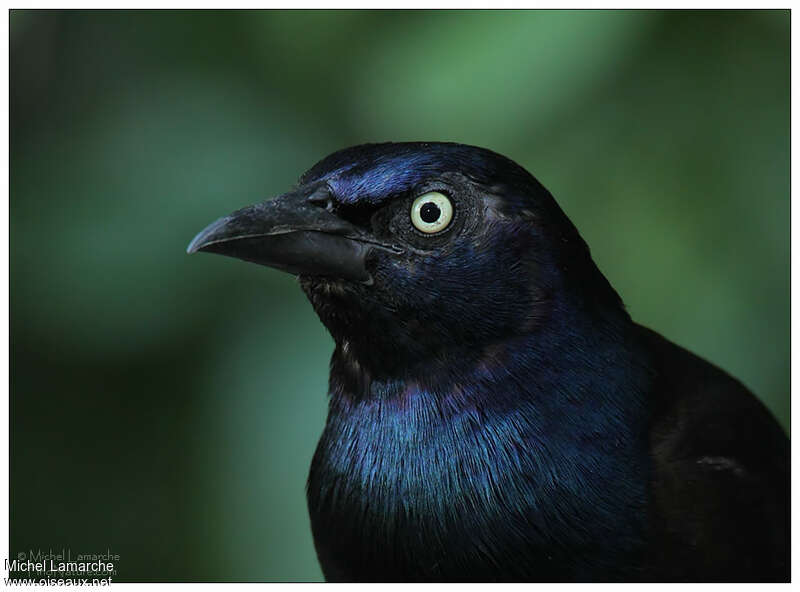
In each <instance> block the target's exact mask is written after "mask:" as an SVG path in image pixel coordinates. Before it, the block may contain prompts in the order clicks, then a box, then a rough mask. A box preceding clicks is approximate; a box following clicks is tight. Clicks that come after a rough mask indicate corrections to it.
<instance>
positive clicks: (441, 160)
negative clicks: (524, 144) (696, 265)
mask: <svg viewBox="0 0 800 592" xmlns="http://www.w3.org/2000/svg"><path fill="white" fill-rule="evenodd" d="M432 195H435V196H437V197H436V199H446V200H448V202H449V203H450V204H451V205H452V210H453V215H452V219H451V220H448V222H447V224H446V225H445V226H444V227H443V229H439V230H437V231H436V232H427V229H426V228H425V227H424V226H420V224H419V223H418V221H417V222H415V220H414V217H413V212H414V210H413V204H414V203H415V201H416V200H417V199H425V198H426V196H432ZM431 203H433V202H431ZM432 211H434V210H432ZM436 211H439V212H440V214H441V210H436ZM198 250H205V251H211V252H216V253H222V254H226V255H231V256H235V257H238V258H241V259H245V260H248V261H254V262H257V263H262V264H265V265H271V266H275V267H278V268H280V269H284V270H286V271H289V272H291V273H296V274H298V275H299V278H300V285H301V287H302V288H303V290H304V291H305V293H306V295H307V296H308V298H309V300H310V301H311V303H312V304H313V306H314V309H315V311H316V312H317V314H318V315H319V317H320V319H321V320H322V322H323V323H324V324H325V326H326V327H327V328H328V330H329V331H330V333H331V335H332V336H333V338H334V340H335V343H336V347H335V350H334V353H333V356H332V359H331V368H330V370H331V372H330V388H329V394H330V409H329V416H328V421H327V423H326V426H325V430H324V433H323V434H322V438H321V439H320V442H319V446H318V448H317V451H316V454H315V456H314V460H313V463H312V467H311V473H310V475H309V480H308V504H309V511H310V516H311V525H312V530H313V533H314V541H315V544H316V548H317V553H318V556H319V559H320V562H321V564H322V568H323V571H324V573H325V576H326V578H327V579H329V580H338V581H419V580H429V581H641V580H650V581H731V580H733V581H736V580H750V581H752V580H756V581H758V580H770V581H785V580H786V579H787V578H788V528H787V522H788V519H787V517H788V445H787V439H786V437H785V435H784V434H783V432H782V431H781V429H780V428H779V427H778V425H777V424H776V422H775V421H774V419H773V418H772V417H770V415H769V413H768V412H767V411H766V410H765V408H764V407H763V406H762V405H761V404H760V403H759V402H758V401H757V400H756V399H755V398H754V397H753V395H752V394H751V393H749V391H747V389H745V388H744V387H743V386H742V385H741V384H740V383H738V382H737V381H736V380H734V379H733V378H731V377H730V376H728V375H727V374H725V373H724V372H722V371H721V370H719V369H718V368H715V367H714V366H712V365H711V364H709V363H707V362H705V361H703V360H701V359H699V358H697V357H696V356H693V355H692V354H690V353H689V352H687V351H685V350H682V349H681V348H679V347H677V346H676V345H674V344H672V343H670V342H668V341H667V340H665V339H664V338H662V337H661V336H659V335H657V334H655V333H653V332H652V331H649V330H647V329H645V328H643V327H641V326H639V325H637V324H635V323H634V322H633V321H632V320H631V319H630V317H629V316H628V314H627V312H626V311H625V309H624V307H623V305H622V302H621V300H620V298H619V296H618V295H617V293H616V292H615V291H614V289H613V288H612V287H611V285H610V284H609V283H608V281H607V280H606V279H605V277H604V276H603V275H602V273H600V271H599V270H598V268H597V266H596V265H595V264H594V262H593V261H592V258H591V255H590V253H589V249H588V247H587V246H586V244H585V243H584V241H583V240H582V239H581V237H580V235H579V234H578V231H577V230H576V229H575V227H574V226H573V225H572V223H571V222H570V221H569V219H568V218H567V217H566V215H565V214H564V212H562V211H561V209H560V208H559V206H558V205H557V204H556V202H555V200H554V199H553V198H552V196H551V195H550V193H549V192H548V191H547V190H546V189H545V188H544V187H542V185H541V184H539V182H538V181H536V179H534V178H533V177H532V176H531V175H530V174H529V173H527V172H526V171H525V170H524V169H522V168H521V167H520V166H518V165H517V164H515V163H513V162H512V161H510V160H509V159H507V158H505V157H503V156H500V155H498V154H496V153H494V152H491V151H488V150H484V149H481V148H476V147H471V146H463V145H459V144H447V143H408V144H370V145H364V146H356V147H354V148H348V149H346V150H342V151H339V152H337V153H334V154H332V155H331V156H329V157H327V158H325V159H324V160H322V161H321V162H320V163H318V164H317V165H315V166H314V167H313V168H312V169H311V170H310V171H308V172H307V173H306V174H305V175H303V176H302V177H301V179H300V183H299V184H298V186H297V187H296V188H295V189H294V190H293V191H291V192H289V193H287V194H285V195H283V196H280V197H279V198H277V199H275V200H273V201H268V202H265V203H262V204H256V205H254V206H251V207H248V208H244V209H242V210H239V211H238V212H234V213H233V214H231V215H230V216H227V217H225V218H222V219H220V220H218V221H217V222H215V223H213V224H212V225H210V226H209V227H208V228H206V230H204V231H203V232H201V233H200V234H199V235H198V236H197V237H196V238H195V240H194V241H192V243H191V245H190V247H189V251H190V252H194V251H198Z"/></svg>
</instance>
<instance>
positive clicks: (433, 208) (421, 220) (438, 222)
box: [411, 191, 453, 234]
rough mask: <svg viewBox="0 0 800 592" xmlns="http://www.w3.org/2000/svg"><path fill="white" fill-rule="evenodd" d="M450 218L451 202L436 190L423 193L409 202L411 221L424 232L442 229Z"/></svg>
mask: <svg viewBox="0 0 800 592" xmlns="http://www.w3.org/2000/svg"><path fill="white" fill-rule="evenodd" d="M452 219H453V204H452V203H451V202H450V200H449V199H448V198H447V196H446V195H444V194H443V193H439V192H438V191H431V192H429V193H424V194H422V195H420V196H419V197H418V198H417V199H415V200H414V203H413V204H411V223H412V224H413V225H414V227H415V228H416V229H417V230H421V231H422V232H424V233H426V234H433V233H434V232H439V231H440V230H444V229H445V228H447V225H448V224H450V220H452Z"/></svg>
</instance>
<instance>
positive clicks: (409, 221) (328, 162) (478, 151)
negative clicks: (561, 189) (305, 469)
mask: <svg viewBox="0 0 800 592" xmlns="http://www.w3.org/2000/svg"><path fill="white" fill-rule="evenodd" d="M196 251H204V252H211V253H218V254H222V255H228V256H232V257H237V258H239V259H243V260H246V261H251V262H255V263H259V264H262V265H267V266H271V267H275V268H278V269H281V270H284V271H287V272H290V273H292V274H295V275H297V276H298V277H299V280H300V285H301V287H302V289H303V290H304V292H305V293H306V295H307V296H308V298H309V299H310V301H311V303H312V305H313V306H314V309H315V310H316V312H317V314H318V315H319V317H320V319H321V320H322V322H323V323H324V324H325V326H326V327H327V328H328V330H329V331H330V333H331V335H332V336H333V338H334V340H335V341H336V344H337V351H338V352H339V353H340V354H341V355H343V356H346V357H347V358H348V359H349V360H350V361H351V363H352V364H356V365H359V366H363V367H364V368H365V369H366V370H367V371H369V372H370V373H371V374H372V375H373V376H374V375H380V374H386V375H392V374H393V373H397V372H403V371H408V370H409V369H410V368H412V367H414V366H416V365H421V364H424V366H425V367H426V368H431V367H435V365H436V363H442V364H446V363H447V360H448V359H449V358H451V357H453V355H452V354H454V353H455V354H457V356H459V357H460V358H462V359H463V357H464V356H465V355H466V356H470V355H472V354H473V353H474V352H479V351H484V350H485V349H486V348H490V347H492V345H493V344H496V343H498V342H502V341H503V340H506V339H513V338H514V337H516V336H520V335H527V334H531V333H536V332H537V331H543V328H544V327H546V326H547V325H548V324H549V323H552V322H554V321H553V319H554V316H555V311H556V309H558V308H559V307H561V308H564V307H567V308H569V307H578V308H583V309H594V308H597V309H603V308H609V307H610V308H620V303H619V299H618V297H617V295H616V293H615V292H614V290H613V289H612V288H611V286H610V285H608V282H606V280H605V278H604V277H603V276H602V274H600V272H599V271H598V270H597V268H596V267H595V265H594V263H593V262H592V260H591V257H590V255H589V250H588V248H587V246H586V244H585V243H584V242H583V240H582V239H581V238H580V236H579V235H578V232H577V230H576V229H575V227H574V226H573V225H572V223H571V222H570V221H569V219H568V218H567V217H566V215H565V214H564V213H563V212H562V210H561V209H560V208H559V207H558V205H557V204H556V202H555V200H554V199H553V198H552V196H551V195H550V193H549V192H548V191H547V190H546V189H545V188H544V187H543V186H542V185H541V184H540V183H539V182H538V181H537V180H536V179H535V178H534V177H533V176H532V175H530V174H529V173H528V172H527V171H526V170H524V169H523V168H522V167H520V166H519V165H517V164H515V163H514V162H512V161H511V160H509V159H508V158H505V157H503V156H501V155H499V154H496V153H494V152H491V151H489V150H486V149H482V148H477V147H473V146H465V145H461V144H451V143H427V142H425V143H386V144H367V145H362V146H355V147H352V148H347V149H344V150H341V151H339V152H335V153H334V154H332V155H330V156H328V157H327V158H325V159H323V160H322V161H320V162H319V163H317V164H316V165H315V166H314V167H312V168H311V169H310V170H309V171H307V172H306V173H305V174H303V175H302V176H301V178H300V180H299V183H298V184H297V186H296V187H295V188H294V189H293V190H291V191H290V192H288V193H285V194H283V195H281V196H279V197H277V198H275V199H273V200H268V201H265V202H262V203H258V204H256V205H252V206H249V207H246V208H243V209H241V210H238V211H236V212H233V213H232V214H230V215H228V216H225V217H223V218H220V219H219V220H217V221H216V222H214V223H212V224H211V225H209V226H208V227H207V228H206V229H204V230H203V231H202V232H200V233H199V234H198V235H197V236H196V237H195V239H194V240H193V241H192V242H191V244H190V245H189V248H188V252H189V253H194V252H196ZM562 316H563V315H562ZM470 352H471V353H470Z"/></svg>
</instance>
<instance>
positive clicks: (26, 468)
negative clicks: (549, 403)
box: [10, 11, 790, 581]
mask: <svg viewBox="0 0 800 592" xmlns="http://www.w3.org/2000/svg"><path fill="white" fill-rule="evenodd" d="M789 20H790V19H789V12H788V11H773V12H769V11H763V12H661V11H643V12H626V11H621V12H604V11H592V12H559V11H548V12H537V11H530V12H413V11H409V12H390V11H385V12H369V11H364V12H362V11H346V12H328V11H306V12H293V11H283V12H215V11H204V12H179V11H174V12H173V11H167V12H149V11H139V12H105V11H98V12H83V11H74V12H51V11H41V12H36V11H13V12H12V13H11V88H10V92H11V203H10V215H11V513H10V528H11V533H10V536H11V541H10V542H11V550H12V557H14V556H16V553H17V552H26V553H27V552H29V550H31V549H32V550H37V549H42V550H44V551H47V550H48V549H53V550H54V551H55V550H57V549H61V548H67V549H71V550H72V553H73V556H74V555H75V554H78V553H101V552H105V551H106V550H107V549H110V550H111V551H112V552H114V553H117V554H119V555H120V557H121V558H120V561H119V564H118V576H117V579H119V580H139V581H141V580H165V581H171V580H212V581H218V580H236V581H242V580H245V581H249V580H268V581H275V580H282V581H286V580H289V581H291V580H319V579H321V577H322V574H321V572H320V569H319V567H318V565H317V562H316V558H315V555H314V551H313V546H312V540H311V535H310V532H309V524H308V518H307V515H306V509H305V499H304V484H305V478H306V474H307V470H308V466H309V463H310V459H311V455H312V453H313V450H314V447H315V445H316V441H317V438H318V436H319V434H320V432H321V429H322V426H323V422H324V419H325V413H326V396H325V390H326V382H327V363H328V358H329V355H330V353H331V351H332V346H333V344H332V341H331V339H330V337H329V336H328V335H327V334H326V332H325V330H324V328H323V327H322V325H321V324H320V323H319V321H318V320H317V318H316V316H315V315H314V312H313V310H312V309H311V307H310V305H309V304H308V303H307V301H306V300H305V298H304V297H303V295H302V293H301V291H300V289H299V287H298V286H297V285H296V282H295V280H294V279H293V278H292V277H290V276H288V275H283V274H281V273H280V272H277V271H273V270H270V269H267V268H262V267H258V266H255V265H249V264H245V263H242V262H239V261H235V260H232V259H226V258H222V257H216V256H205V255H199V256H192V257H189V256H187V255H186V254H185V248H186V245H187V244H188V242H189V241H190V239H191V238H192V237H193V236H194V234H195V233H196V232H197V231H199V230H200V229H202V228H203V227H204V226H205V225H206V224H207V223H209V222H211V221H212V220H213V219H215V218H217V217H218V216H220V215H223V214H226V213H228V212H230V211H232V210H234V209H236V208H238V207H240V206H243V205H247V204H250V203H253V202H255V201H258V200H261V199H264V198H266V197H268V196H272V195H276V194H279V193H281V192H283V191H284V190H286V189H287V188H288V187H289V186H290V185H291V184H292V183H293V182H294V181H295V180H296V178H297V177H298V176H299V174H300V173H302V172H303V171H304V170H305V169H306V168H308V167H310V166H311V165H312V164H314V163H315V162H316V161H317V160H319V159H320V158H322V157H323V156H325V155H326V154H328V153H330V152H332V151H334V150H336V149H339V148H343V147H345V146H348V145H352V144H357V143H362V142H368V141H386V140H395V141H402V140H452V141H459V142H464V143H470V144H477V145H480V146H485V147H488V148H491V149H492V150H495V151H498V152H500V153H502V154H505V155H507V156H509V157H511V158H512V159H514V160H516V161H517V162H519V163H520V164H522V165H523V166H525V167H526V168H528V169H529V170H530V171H531V172H532V173H533V174H534V175H536V176H537V177H538V178H539V180H540V181H542V183H544V185H545V186H546V187H548V188H549V189H550V190H551V191H552V193H553V194H554V195H555V196H556V199H557V200H558V201H559V203H560V204H561V206H562V207H563V208H564V210H565V211H566V212H567V214H568V215H569V216H570V217H571V218H572V220H573V221H574V222H575V224H576V225H577V227H578V228H579V230H580V231H581V233H582V234H583V236H584V238H585V239H586V240H587V242H588V243H589V245H590V246H591V247H592V252H593V254H594V257H595V259H596V261H597V262H598V264H599V266H600V268H601V269H602V270H603V271H604V272H605V273H606V275H607V276H608V277H609V279H610V280H611V283H612V284H613V285H614V286H615V287H616V288H617V289H618V291H619V292H620V294H621V295H622V297H623V299H624V300H625V302H626V303H627V305H628V308H629V310H630V312H631V314H632V316H633V317H634V319H636V320H638V321H639V322H641V323H643V324H645V325H648V326H650V327H652V328H654V329H656V330H658V331H660V332H661V333H663V334H664V335H666V336H667V337H668V338H670V339H672V340H674V341H676V342H677V343H679V344H681V345H683V346H686V347H688V348H690V349H692V350H693V351H695V352H697V353H699V354H700V355H702V356H704V357H706V358H708V359H709V360H711V361H713V362H714V363H716V364H718V365H720V366H721V367H723V368H724V369H726V370H728V371H729V372H731V373H732V374H733V375H734V376H736V377H738V378H740V379H741V380H742V381H743V382H744V383H745V384H746V385H747V386H748V387H750V388H751V389H752V390H753V391H754V392H755V393H757V394H758V395H759V396H760V397H761V398H762V399H763V401H764V402H765V403H766V404H767V405H768V406H769V407H770V409H772V411H773V412H774V413H775V415H776V416H777V417H778V418H779V420H780V421H781V423H782V424H783V425H784V426H785V427H786V428H787V430H788V424H789V306H790V304H789V143H790V136H789V91H790V80H789V39H790V33H789Z"/></svg>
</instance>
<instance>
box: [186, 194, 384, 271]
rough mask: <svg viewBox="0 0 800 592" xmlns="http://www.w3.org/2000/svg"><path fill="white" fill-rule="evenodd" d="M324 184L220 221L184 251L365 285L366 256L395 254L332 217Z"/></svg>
mask: <svg viewBox="0 0 800 592" xmlns="http://www.w3.org/2000/svg"><path fill="white" fill-rule="evenodd" d="M331 204H332V201H331V199H330V193H329V190H328V188H327V187H326V186H316V187H310V188H300V189H298V190H296V191H293V192H290V193H285V194H284V195H282V196H280V197H278V198H276V199H273V200H270V201H265V202H261V203H258V204H255V205H252V206H248V207H246V208H242V209H241V210H238V211H236V212H233V213H232V214H230V215H229V216H225V217H224V218H220V219H219V220H217V221H216V222H213V223H212V224H210V225H209V226H207V227H206V228H205V229H204V230H202V231H201V232H200V233H199V234H198V235H197V236H196V237H194V240H193V241H192V242H191V243H190V244H189V247H188V248H187V249H186V252H187V253H196V252H198V251H204V252H209V253H218V254H220V255H228V256H229V257H236V258H238V259H243V260H245V261H251V262H253V263H259V264H261V265H267V266H269V267H275V268H278V269H281V270H283V271H287V272H289V273H292V274H295V275H297V274H304V275H305V274H308V275H323V276H333V277H337V278H341V279H346V280H352V281H358V282H367V283H368V282H369V281H370V275H369V273H368V272H367V269H366V266H365V264H366V257H367V254H368V253H369V252H370V251H371V250H372V249H375V248H379V249H386V250H390V251H393V252H395V253H396V252H398V249H397V248H396V247H394V246H393V245H388V244H384V243H381V242H379V241H377V240H375V238H374V237H372V235H371V234H370V233H368V232H367V231H365V230H363V229H362V228H360V227H358V226H355V225H354V224H351V223H350V222H347V221H346V220H343V219H341V218H339V217H338V216H336V215H335V214H333V213H332V205H331Z"/></svg>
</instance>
